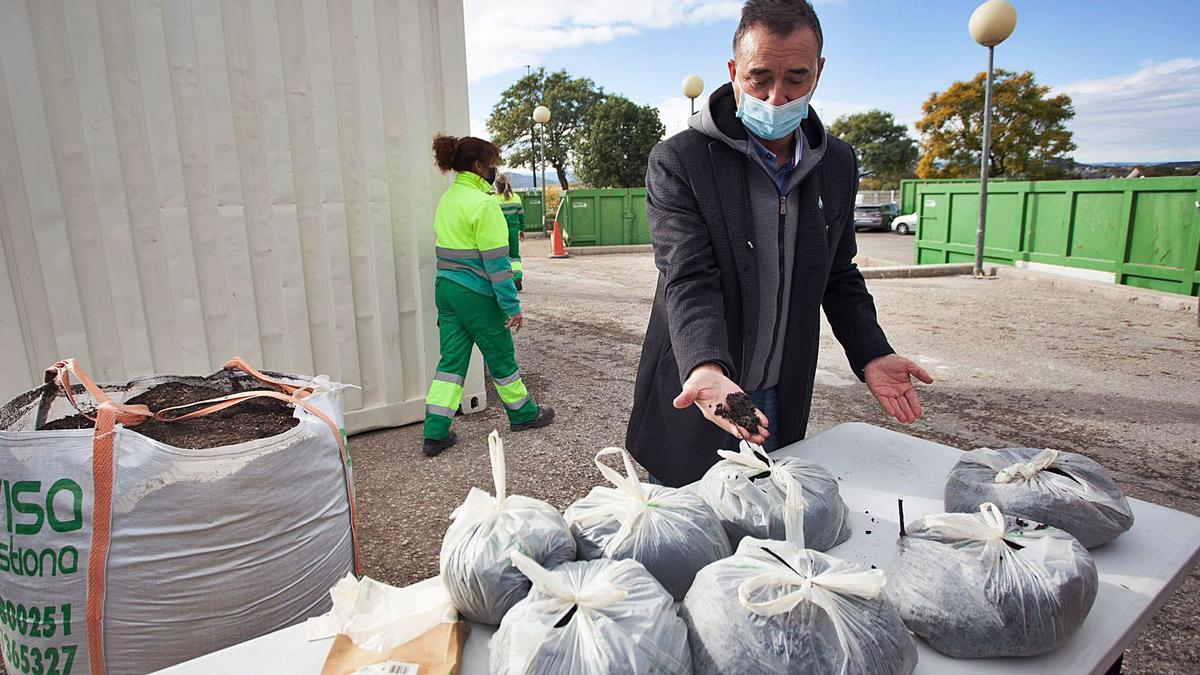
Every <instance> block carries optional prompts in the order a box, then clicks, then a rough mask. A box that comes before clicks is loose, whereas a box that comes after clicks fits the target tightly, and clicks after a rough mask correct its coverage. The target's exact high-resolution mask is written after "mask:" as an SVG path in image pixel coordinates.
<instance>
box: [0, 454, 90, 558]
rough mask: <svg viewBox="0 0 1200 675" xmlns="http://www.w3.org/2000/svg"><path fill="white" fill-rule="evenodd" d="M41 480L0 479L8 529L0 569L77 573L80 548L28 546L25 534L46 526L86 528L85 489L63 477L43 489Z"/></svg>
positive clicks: (0, 552)
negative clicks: (24, 544)
mask: <svg viewBox="0 0 1200 675" xmlns="http://www.w3.org/2000/svg"><path fill="white" fill-rule="evenodd" d="M44 485H45V483H44V482H43V481H40V480H19V481H10V480H7V479H4V480H0V493H2V494H3V496H4V509H3V512H2V515H3V518H4V525H5V532H7V533H8V541H7V542H5V541H3V540H0V572H6V573H8V574H15V575H17V576H29V577H43V576H51V577H53V576H58V575H59V574H74V573H75V572H76V571H78V569H79V551H78V549H76V548H75V547H74V546H63V547H62V548H58V549H54V548H43V549H40V550H39V549H37V548H25V547H23V546H22V545H21V544H22V543H23V542H22V538H24V537H31V536H36V535H38V534H40V533H42V531H43V530H45V529H46V528H47V527H49V529H51V530H53V531H54V532H58V533H66V532H74V531H76V530H80V529H82V528H83V489H82V488H80V487H79V483H76V482H75V481H73V480H71V479H70V478H60V479H58V480H56V481H54V482H53V483H50V484H49V487H48V488H45V489H44V490H43V486H44Z"/></svg>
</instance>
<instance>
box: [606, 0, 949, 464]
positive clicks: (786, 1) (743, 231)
mask: <svg viewBox="0 0 1200 675" xmlns="http://www.w3.org/2000/svg"><path fill="white" fill-rule="evenodd" d="M821 44H822V36H821V27H820V23H819V22H818V21H817V17H816V15H815V13H814V12H813V10H812V7H811V6H809V5H808V3H806V2H804V0H751V1H750V2H747V3H746V5H745V7H744V8H743V10H742V20H741V23H740V24H739V25H738V29H737V32H736V33H735V35H734V57H733V58H732V59H730V60H729V76H730V80H731V81H730V82H729V83H726V84H725V85H723V86H722V87H720V88H719V89H717V90H716V91H715V92H713V93H712V95H711V96H710V97H709V99H708V101H707V104H706V105H705V106H704V107H703V109H702V110H701V111H700V112H699V113H698V114H696V115H694V116H692V118H691V120H690V123H689V127H690V128H689V129H687V130H686V131H683V132H681V133H679V134H676V135H675V136H672V137H671V138H669V139H667V140H665V141H663V142H661V143H659V144H658V145H657V146H656V147H655V148H654V151H653V152H652V153H651V154H650V161H649V166H648V168H647V172H646V209H647V213H648V216H649V222H650V239H651V241H652V242H653V244H654V259H655V264H656V265H657V266H658V269H659V272H660V274H659V279H658V288H657V291H656V293H655V297H654V307H653V310H652V311H651V314H650V325H649V327H648V328H647V331H646V340H645V343H644V345H643V347H642V357H641V363H640V365H639V367H638V375H637V384H636V386H635V391H634V405H633V413H632V415H631V418H630V421H629V429H628V432H627V435H626V445H627V447H628V448H629V450H630V452H632V454H633V455H634V457H636V458H637V460H638V461H639V462H640V463H641V464H642V465H643V466H645V467H646V469H647V470H649V471H650V473H651V475H652V477H653V479H655V480H659V481H662V482H663V483H664V484H666V485H675V486H679V485H684V484H687V483H689V482H692V481H695V480H697V479H699V478H700V476H702V475H703V474H704V472H705V471H706V470H707V469H708V468H709V467H710V466H712V464H713V463H714V462H716V460H717V455H716V450H717V449H718V448H726V449H732V448H734V447H736V445H737V444H738V442H739V439H747V440H750V441H752V442H755V443H759V444H763V445H764V447H765V448H766V449H767V450H768V451H770V450H773V449H775V448H777V447H781V446H782V445H787V444H789V443H793V442H795V441H798V440H800V439H802V438H804V433H805V429H806V427H807V426H808V415H809V407H810V404H811V402H812V391H813V378H814V375H815V373H816V365H817V353H818V349H819V343H820V328H821V326H820V324H821V321H820V311H821V308H822V307H824V310H825V316H826V317H827V318H828V320H829V324H830V326H831V327H832V328H833V333H834V335H835V336H836V338H837V340H838V341H839V342H840V343H841V344H842V347H843V348H844V349H845V352H846V357H847V359H848V360H849V362H850V367H851V369H852V370H853V371H854V373H855V374H856V375H857V376H858V378H859V379H860V380H863V381H864V382H866V384H867V387H868V388H869V390H870V391H871V393H872V394H873V395H874V396H875V397H876V398H877V399H878V400H879V402H880V404H881V405H882V406H883V408H884V410H885V411H886V412H887V413H888V414H889V415H891V416H893V417H895V418H896V419H898V420H900V421H901V422H905V423H910V422H913V421H915V420H916V419H917V417H919V416H920V414H921V406H920V403H919V402H918V400H917V396H916V392H915V390H914V389H913V385H912V382H911V379H910V375H911V376H916V377H917V378H918V379H920V380H921V381H923V382H926V383H931V382H932V379H931V378H930V377H929V375H928V374H927V373H926V372H925V371H924V370H922V369H921V368H920V367H919V366H917V365H916V364H915V363H913V362H912V361H911V360H909V359H906V358H903V357H901V356H898V355H896V354H895V353H894V352H893V350H892V348H891V346H890V345H889V344H888V341H887V338H886V337H885V336H884V333H883V329H882V328H880V326H879V323H878V321H877V320H876V316H875V305H874V301H873V300H872V298H871V295H870V293H868V292H867V288H866V284H865V283H864V282H863V277H862V274H861V273H860V272H859V271H858V269H857V267H856V266H855V264H854V262H853V258H854V256H855V253H856V252H857V248H856V246H855V243H854V224H853V223H854V201H855V193H856V192H857V190H858V163H857V160H856V158H855V154H854V150H853V149H852V148H851V147H850V146H849V145H848V144H846V143H845V142H844V141H842V140H840V139H837V138H834V137H832V136H829V135H827V134H826V132H825V128H824V127H823V126H822V124H821V121H820V120H819V119H817V116H816V115H815V114H813V113H811V112H810V111H809V110H808V99H809V97H810V96H811V95H812V92H813V91H814V90H815V89H816V86H817V82H818V80H819V78H820V75H821V70H822V68H823V67H824V64H825V59H824V58H822V57H821V55H820V54H821ZM742 391H745V392H746V393H747V394H749V396H750V398H751V399H752V400H753V402H754V403H755V405H756V407H757V409H758V410H757V414H758V418H759V421H760V423H761V424H762V428H761V429H759V430H758V431H756V432H753V433H752V432H750V431H749V430H747V429H746V428H744V427H739V426H737V425H735V424H734V423H733V422H730V421H729V420H728V419H725V418H724V417H722V416H720V415H718V414H717V413H716V407H717V405H718V404H720V403H723V402H725V401H726V398H727V397H728V396H729V395H730V394H735V393H739V392H742Z"/></svg>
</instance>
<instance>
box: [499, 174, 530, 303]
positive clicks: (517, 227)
mask: <svg viewBox="0 0 1200 675" xmlns="http://www.w3.org/2000/svg"><path fill="white" fill-rule="evenodd" d="M495 188H496V201H498V202H500V212H501V213H503V214H504V221H505V222H506V223H508V257H509V259H510V260H512V270H513V282H514V283H515V284H516V285H517V292H518V293H520V292H521V290H522V289H521V284H522V280H523V279H524V277H525V275H524V274H523V272H524V266H523V265H522V264H521V242H523V241H525V205H524V204H522V203H521V198H520V197H518V196H517V195H515V194H513V190H512V183H511V182H510V181H509V180H508V176H505V175H504V174H500V175H499V176H496V183H495Z"/></svg>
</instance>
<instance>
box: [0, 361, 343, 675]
mask: <svg viewBox="0 0 1200 675" xmlns="http://www.w3.org/2000/svg"><path fill="white" fill-rule="evenodd" d="M47 375H48V379H47V383H46V384H45V385H43V386H42V387H39V388H38V389H34V390H31V391H29V392H26V393H25V394H23V395H21V396H18V397H17V398H15V399H13V400H12V401H11V402H9V403H8V404H7V405H5V406H3V407H2V408H0V477H2V480H0V482H2V483H3V490H2V492H3V496H4V499H5V502H6V503H7V504H8V505H9V506H11V507H12V508H10V509H6V510H0V513H5V514H7V515H6V516H5V519H6V524H7V526H8V536H7V537H5V539H4V540H3V543H0V597H3V601H4V602H5V603H6V605H7V612H8V616H9V617H10V621H8V622H0V634H2V635H3V637H4V642H5V643H6V646H7V647H8V648H7V649H5V650H4V657H5V661H6V663H7V667H8V672H10V673H29V672H32V671H33V670H36V669H39V668H43V669H44V670H45V672H46V673H50V672H61V673H68V672H70V673H73V674H74V675H79V674H80V673H93V674H94V675H101V674H102V673H104V672H108V673H114V674H116V673H144V672H148V671H154V670H159V669H162V668H166V667H167V666H171V665H173V664H175V663H178V662H181V661H186V660H188V659H191V658H194V657H197V656H201V655H203V654H207V653H209V652H213V651H217V650H219V649H223V648H225V647H228V646H230V645H233V644H237V643H239V642H243V641H245V640H249V639H251V638H255V637H258V636H260V635H264V634H266V633H270V632H272V631H276V630H280V629H283V628H286V627H288V626H291V625H293V624H295V623H297V622H300V621H303V620H305V619H307V618H309V617H312V616H317V615H319V614H323V613H324V612H325V611H327V610H328V609H329V607H330V598H329V594H328V591H329V588H330V587H331V586H333V585H334V584H335V583H336V582H337V581H338V580H339V579H341V578H342V577H344V576H346V575H347V574H349V573H351V571H355V570H356V565H355V564H354V563H355V561H356V556H357V539H356V536H355V520H356V516H355V508H354V492H353V477H352V475H351V471H350V463H349V455H348V454H347V452H346V449H345V437H344V434H343V430H342V427H343V426H344V424H343V422H342V393H341V392H342V390H343V389H344V388H345V385H340V384H334V383H330V382H328V380H327V379H324V378H317V379H310V378H304V377H301V376H298V375H285V374H280V373H268V374H266V375H264V374H263V373H259V372H258V371H256V370H254V369H253V368H250V367H249V366H248V365H246V364H245V362H243V361H241V360H240V359H234V360H233V361H230V362H229V363H228V364H226V367H225V369H223V370H221V371H218V372H217V373H215V374H213V375H211V376H208V377H193V376H171V375H153V376H147V377H141V378H136V379H134V380H131V381H129V382H126V383H121V384H95V383H93V382H92V381H91V380H90V379H88V378H87V375H86V374H85V373H84V372H83V370H82V369H81V368H80V367H79V366H78V365H77V364H75V362H74V361H72V360H65V361H60V362H59V363H57V364H55V366H54V367H52V368H51V369H49V370H48V371H47ZM178 384H186V385H195V386H204V387H208V388H212V389H217V390H219V391H222V392H229V394H228V396H226V397H223V398H221V399H214V400H209V401H203V402H200V403H197V404H195V405H196V406H209V408H206V409H205V410H199V411H196V412H194V413H189V415H201V416H203V415H205V414H207V412H208V410H209V409H211V408H212V407H224V409H231V410H232V411H234V412H236V411H237V410H238V409H237V408H236V407H232V408H230V406H233V405H234V404H236V403H237V402H239V401H242V400H250V399H251V398H255V397H260V398H261V397H266V398H276V399H279V398H283V399H286V400H288V401H289V402H290V403H291V405H292V407H293V412H292V414H293V416H294V417H295V418H296V420H297V421H296V425H295V426H293V427H291V428H290V429H288V430H287V431H285V432H283V433H280V434H277V435H274V436H269V437H267V438H259V439H255V440H251V441H247V442H242V443H237V444H234V445H224V446H219V447H210V448H204V449H189V448H180V447H174V446H171V445H167V444H166V443H162V442H159V441H156V440H154V439H152V438H150V437H148V436H146V435H143V434H141V433H138V426H137V425H138V424H141V423H145V422H146V421H147V419H148V418H149V417H151V416H152V415H151V413H150V411H149V410H148V408H147V407H146V406H144V405H131V404H126V401H128V400H129V399H131V398H134V397H135V396H138V395H140V394H143V393H146V392H148V391H150V390H152V389H154V388H156V387H159V386H163V385H178ZM262 386H267V387H268V389H269V390H266V391H249V390H251V389H257V388H261V387H262ZM193 407H194V406H193ZM76 413H78V414H82V415H87V416H89V417H91V418H92V420H93V422H92V424H93V428H79V429H63V430H47V429H45V428H44V426H46V423H47V422H53V421H55V420H57V419H59V418H63V417H68V416H72V415H74V414H76ZM182 417H183V416H180V418H182ZM89 609H90V611H89ZM16 617H28V622H26V621H25V619H21V620H20V621H18V620H17V618H16Z"/></svg>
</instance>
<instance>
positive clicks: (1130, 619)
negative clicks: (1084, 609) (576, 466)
mask: <svg viewBox="0 0 1200 675" xmlns="http://www.w3.org/2000/svg"><path fill="white" fill-rule="evenodd" d="M776 454H777V455H783V456H793V455H794V456H799V457H805V458H807V459H811V460H813V461H816V462H818V463H820V464H822V465H823V466H825V468H827V469H829V471H831V472H832V473H833V475H835V476H837V477H838V479H839V481H840V482H839V484H840V486H841V492H842V498H843V499H844V500H845V502H846V504H847V506H848V507H849V508H850V524H851V527H852V534H851V536H850V539H849V540H848V541H846V542H845V543H843V544H841V545H840V546H837V547H835V548H833V549H831V550H830V551H829V553H830V554H831V555H834V556H837V557H840V558H843V559H846V560H853V561H856V562H859V563H862V564H864V565H868V566H869V565H875V566H877V567H878V568H880V569H883V570H885V571H886V570H887V569H888V568H889V567H890V566H891V562H892V559H893V556H894V555H895V547H896V539H897V537H898V535H899V518H898V514H897V499H903V500H904V516H905V519H906V520H907V521H909V522H912V521H913V520H915V519H917V518H919V517H921V516H922V515H924V514H926V513H940V512H942V511H943V509H942V489H943V487H944V485H945V479H946V474H947V473H948V472H949V471H950V469H951V467H953V466H954V463H955V462H957V461H958V457H959V455H960V451H959V450H957V449H955V448H951V447H948V446H945V445H940V444H937V443H933V442H930V441H926V440H922V439H919V438H913V437H912V436H907V435H905V434H900V433H896V432H894V431H888V430H886V429H881V428H879V427H875V426H871V425H869V424H860V423H849V424H842V425H839V426H837V427H834V428H832V429H829V430H827V431H824V432H822V433H820V434H817V435H816V436H813V437H812V438H809V439H807V440H804V441H801V442H800V443H796V444H794V445H791V446H788V447H787V448H783V449H781V450H779V451H778V453H776ZM597 480H599V476H597ZM1129 501H1130V504H1131V505H1132V507H1133V513H1134V518H1135V520H1134V525H1133V528H1132V529H1131V530H1130V531H1129V532H1126V533H1125V534H1124V535H1122V536H1121V537H1120V538H1118V539H1117V540H1116V541H1114V542H1112V543H1110V544H1108V545H1106V546H1102V547H1100V548H1098V549H1095V550H1094V551H1092V554H1093V557H1094V558H1095V561H1096V568H1097V570H1098V571H1099V573H1100V590H1099V593H1098V594H1097V596H1096V603H1095V605H1093V606H1092V611H1091V613H1090V614H1088V617H1087V620H1086V621H1084V623H1083V626H1082V627H1081V628H1080V629H1079V632H1077V633H1076V634H1075V635H1074V636H1073V637H1072V638H1071V640H1070V641H1069V642H1067V644H1065V645H1064V646H1063V647H1061V648H1059V649H1057V650H1055V651H1053V652H1051V653H1049V654H1045V655H1042V656H1036V657H1030V658H1024V659H986V660H980V659H967V660H957V659H951V658H949V657H946V656H943V655H941V654H939V653H937V652H935V651H933V650H932V649H930V648H929V647H928V646H926V644H925V643H924V642H923V641H922V640H920V639H916V643H917V651H918V653H919V661H918V664H917V670H916V672H917V673H921V674H924V673H1011V672H1014V671H1018V670H1019V671H1021V672H1026V673H1055V674H1060V673H1103V672H1104V671H1105V670H1106V669H1107V668H1108V666H1109V665H1111V664H1112V663H1113V662H1114V661H1115V660H1116V659H1117V657H1118V656H1119V655H1120V654H1121V652H1122V651H1124V650H1125V649H1126V648H1127V647H1128V646H1129V645H1130V643H1132V642H1133V640H1134V638H1135V637H1137V634H1138V631H1139V630H1141V628H1142V627H1143V626H1145V625H1146V623H1147V622H1149V620H1150V618H1151V617H1152V616H1154V613H1155V612H1157V611H1158V610H1159V609H1160V608H1161V607H1162V605H1163V603H1164V602H1166V600H1167V598H1168V597H1170V595H1171V593H1172V592H1173V591H1174V590H1175V589H1176V588H1177V587H1178V586H1179V584H1180V583H1181V582H1182V581H1183V579H1184V577H1186V576H1187V574H1188V573H1189V572H1190V570H1191V569H1192V567H1193V566H1194V565H1195V564H1196V561H1197V558H1198V557H1200V518H1196V517H1195V516H1191V515H1188V514H1185V513H1180V512H1179V511H1174V510H1172V509H1168V508H1165V507H1162V506H1157V505H1155V504H1150V503H1147V502H1143V501H1139V500H1136V499H1131V500H1129ZM494 630H495V629H494V628H492V627H490V626H481V625H476V624H472V625H471V633H470V637H469V638H468V639H467V643H466V647H465V648H464V654H463V668H462V673H463V674H464V675H473V674H476V673H480V674H482V673H487V672H488V670H487V657H488V647H487V642H488V640H489V639H490V638H491V635H492V632H493V631H494ZM331 643H332V640H317V641H313V642H309V641H308V640H307V639H306V633H305V628H304V624H303V623H301V624H297V625H295V626H292V627H291V628H285V629H283V630H280V631H276V632H274V633H271V634H268V635H264V636H262V637H259V638H256V639H254V640H249V641H247V642H243V643H241V644H238V645H234V646H232V647H229V648H227V649H223V650H221V651H218V652H214V653H212V654H208V655H206V656H202V657H200V658H197V659H193V660H191V661H187V662H184V663H181V664H178V665H176V666H173V667H171V668H168V669H166V670H163V671H160V672H161V673H170V674H171V675H194V674H199V673H206V674H207V673H229V672H264V673H265V672H270V673H288V674H290V673H295V674H297V675H305V674H312V675H316V674H317V673H319V672H320V671H321V665H322V664H323V663H324V661H325V655H326V653H327V652H328V651H329V646H330V644H331Z"/></svg>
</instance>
